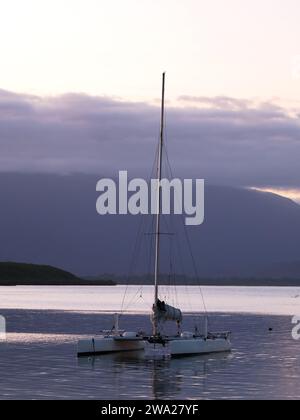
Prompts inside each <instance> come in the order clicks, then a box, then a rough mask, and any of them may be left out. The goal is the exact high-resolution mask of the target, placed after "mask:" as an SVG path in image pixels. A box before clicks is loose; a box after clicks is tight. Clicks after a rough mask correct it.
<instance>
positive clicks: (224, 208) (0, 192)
mask: <svg viewBox="0 0 300 420" xmlns="http://www.w3.org/2000/svg"><path fill="white" fill-rule="evenodd" d="M99 178H100V175H99V176H94V175H70V176H56V175H25V174H22V175H21V174H0V196H1V217H0V231H1V237H0V259H1V260H2V261H3V260H6V261H8V260H13V261H25V262H31V261H35V262H36V263H44V262H46V263H47V264H49V265H51V266H56V267H64V268H65V269H66V270H67V271H70V272H72V273H75V274H77V275H79V276H83V275H89V276H95V275H98V274H99V273H112V274H115V275H123V274H124V273H126V274H127V273H128V272H129V271H130V270H129V265H130V261H131V259H132V255H133V249H134V244H135V239H136V232H137V231H138V227H139V224H140V221H141V219H140V217H139V216H135V217H133V216H102V217H101V216H99V215H98V214H97V213H96V209H95V204H96V199H97V196H98V194H97V193H96V182H97V180H98V179H99ZM20 185H22V188H20ZM16 191H18V194H16ZM174 223H175V225H176V227H178V226H180V223H181V222H180V220H179V219H178V218H177V219H176V218H175V221H174ZM163 229H165V227H163ZM141 232H142V235H141V236H142V241H141V242H140V244H139V247H138V252H137V253H136V254H137V255H136V259H135V260H136V261H138V263H137V264H135V265H134V268H135V270H134V272H133V273H132V274H134V275H137V274H143V273H147V272H149V240H151V237H149V235H148V236H147V235H144V233H149V232H151V226H150V228H149V224H148V225H144V226H143V227H142V230H141ZM188 232H189V236H190V240H191V245H192V248H193V251H194V255H195V259H196V263H197V266H198V271H199V275H200V277H202V278H229V277H234V278H247V279H248V278H252V277H257V275H258V273H262V277H264V276H265V273H266V270H267V271H268V267H275V271H276V264H278V263H281V262H286V263H289V262H293V261H298V260H299V257H300V206H299V205H297V204H295V203H294V202H292V201H291V200H288V199H285V198H282V197H279V196H277V195H274V194H269V193H261V192H258V191H250V190H247V189H241V188H231V187H222V186H210V185H208V183H207V186H206V196H205V223H204V224H203V225H202V226H200V227H196V228H194V227H191V228H188ZM174 239H176V241H174V242H176V243H177V244H178V243H179V244H180V246H181V251H182V265H183V266H184V270H183V269H182V267H181V264H178V266H176V267H174V270H175V269H176V273H177V274H185V275H187V276H193V275H194V272H193V270H192V263H191V260H190V258H189V253H188V252H187V246H186V241H185V240H184V236H183V234H182V232H178V233H177V232H176V236H175V237H174ZM174 252H175V258H176V261H179V258H178V256H177V252H176V248H175V245H174ZM168 255H169V238H168V237H164V238H163V240H162V261H161V262H162V272H168V270H169V260H168ZM151 267H153V264H151V266H150V268H151ZM288 271H289V272H290V270H288ZM270 274H272V277H273V276H274V274H276V272H275V273H274V271H273V269H272V272H270ZM279 277H280V278H283V277H286V275H285V270H283V271H282V270H281V269H280V276H279Z"/></svg>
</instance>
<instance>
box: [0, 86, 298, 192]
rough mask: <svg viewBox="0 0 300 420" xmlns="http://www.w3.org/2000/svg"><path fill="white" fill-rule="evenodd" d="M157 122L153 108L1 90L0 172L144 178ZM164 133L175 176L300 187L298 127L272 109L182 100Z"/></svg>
mask: <svg viewBox="0 0 300 420" xmlns="http://www.w3.org/2000/svg"><path fill="white" fill-rule="evenodd" d="M195 103H197V104H198V105H199V104H201V106H200V107H199V106H197V105H195ZM159 118H160V110H159V107H158V106H154V105H150V104H147V103H135V102H128V101H124V100H121V99H120V98H109V97H96V96H89V95H85V94H66V95H62V96H56V97H38V96H30V95H22V94H15V93H11V92H6V91H3V90H0V171H2V172H24V171H25V172H35V173H39V172H46V173H72V172H83V173H96V174H99V176H103V175H107V176H111V175H113V174H115V175H116V173H117V171H119V170H123V169H127V170H129V171H130V173H132V175H136V174H140V175H144V174H149V172H150V170H151V167H152V163H153V159H154V153H155V147H156V141H157V139H158V134H159ZM166 132H167V146H168V150H169V155H170V160H171V162H173V168H174V172H175V173H176V174H178V175H179V176H185V177H188V176H197V177H204V178H206V179H207V180H208V181H210V182H213V183H222V184H232V185H247V186H248V185H251V186H264V185H268V186H289V187H297V186H299V184H300V172H299V156H300V124H299V119H298V117H294V116H291V115H290V114H289V113H288V112H287V111H286V110H284V109H283V108H280V107H279V106H277V105H274V104H272V103H263V104H254V103H253V101H250V100H240V99H234V98H228V97H217V98H197V97H186V96H185V97H181V98H180V106H178V107H177V108H176V107H175V106H170V107H167V117H166Z"/></svg>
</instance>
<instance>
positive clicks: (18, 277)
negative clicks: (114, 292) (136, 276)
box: [0, 262, 113, 286]
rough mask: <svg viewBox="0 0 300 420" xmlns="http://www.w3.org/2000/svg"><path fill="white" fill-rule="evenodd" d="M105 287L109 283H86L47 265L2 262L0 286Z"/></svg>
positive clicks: (0, 264) (0, 265)
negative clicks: (91, 285)
mask: <svg viewBox="0 0 300 420" xmlns="http://www.w3.org/2000/svg"><path fill="white" fill-rule="evenodd" d="M90 284H93V285H103V284H113V282H109V281H98V282H92V281H86V280H83V279H80V278H79V277H76V276H74V275H73V274H71V273H69V272H67V271H64V270H60V269H58V268H55V267H51V266H47V265H35V264H22V263H13V262H0V286H1V285H2V286H3V285H4V286H15V285H64V286H68V285H70V286H71V285H90Z"/></svg>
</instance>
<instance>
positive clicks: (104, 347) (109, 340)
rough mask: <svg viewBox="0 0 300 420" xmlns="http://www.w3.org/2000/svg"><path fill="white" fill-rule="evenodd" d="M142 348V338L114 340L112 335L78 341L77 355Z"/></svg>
mask: <svg viewBox="0 0 300 420" xmlns="http://www.w3.org/2000/svg"><path fill="white" fill-rule="evenodd" d="M138 350H144V342H143V341H142V340H130V339H128V340H116V339H115V338H114V337H98V338H88V339H82V340H79V341H78V350H77V353H78V356H91V355H97V354H105V353H118V352H123V351H124V352H125V351H138Z"/></svg>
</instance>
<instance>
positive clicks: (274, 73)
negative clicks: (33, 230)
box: [0, 0, 300, 196]
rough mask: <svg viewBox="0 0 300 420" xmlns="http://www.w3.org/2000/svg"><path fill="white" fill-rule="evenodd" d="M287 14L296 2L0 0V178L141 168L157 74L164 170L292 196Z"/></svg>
mask: <svg viewBox="0 0 300 420" xmlns="http://www.w3.org/2000/svg"><path fill="white" fill-rule="evenodd" d="M299 18H300V3H299V0H251V1H250V0H226V1H224V0H210V1H203V0H185V1H174V0H109V1H102V0H63V1H61V0H51V1H50V0H26V1H23V0H10V1H6V0H0V53H1V69H0V76H1V77H0V89H2V90H1V91H0V148H1V150H0V151H1V153H0V170H1V171H14V170H15V171H22V170H26V171H35V172H39V171H47V172H70V171H83V172H97V173H98V172H99V173H101V174H106V173H108V172H114V171H115V170H119V169H127V168H128V169H132V171H136V172H138V171H141V170H142V169H145V168H146V170H147V169H148V167H151V161H152V157H153V152H154V148H155V140H156V139H157V133H158V124H159V109H158V107H157V106H158V101H157V99H158V98H159V96H160V82H161V80H160V76H161V72H162V71H163V70H166V71H167V98H168V103H167V105H168V116H167V132H168V143H169V149H170V155H171V157H172V160H173V162H174V167H175V169H177V171H178V173H180V174H182V175H184V174H186V173H190V174H193V175H194V174H195V175H197V176H203V177H206V178H208V179H209V180H211V181H212V182H214V183H229V184H234V185H247V186H255V187H256V186H258V187H266V186H267V187H271V188H273V189H275V190H276V191H277V190H278V188H283V189H284V191H285V193H286V190H287V189H290V190H291V189H292V190H293V191H292V192H291V191H290V192H289V194H290V196H291V194H297V191H296V193H295V191H294V190H295V189H296V190H297V189H298V188H299V187H300V177H299V175H300V174H299V164H298V161H299V156H300V154H299V152H300V136H299V134H300V125H299V115H300V100H299V91H300V44H299V39H300V25H299ZM298 61H299V63H298ZM298 64H299V65H298Z"/></svg>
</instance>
